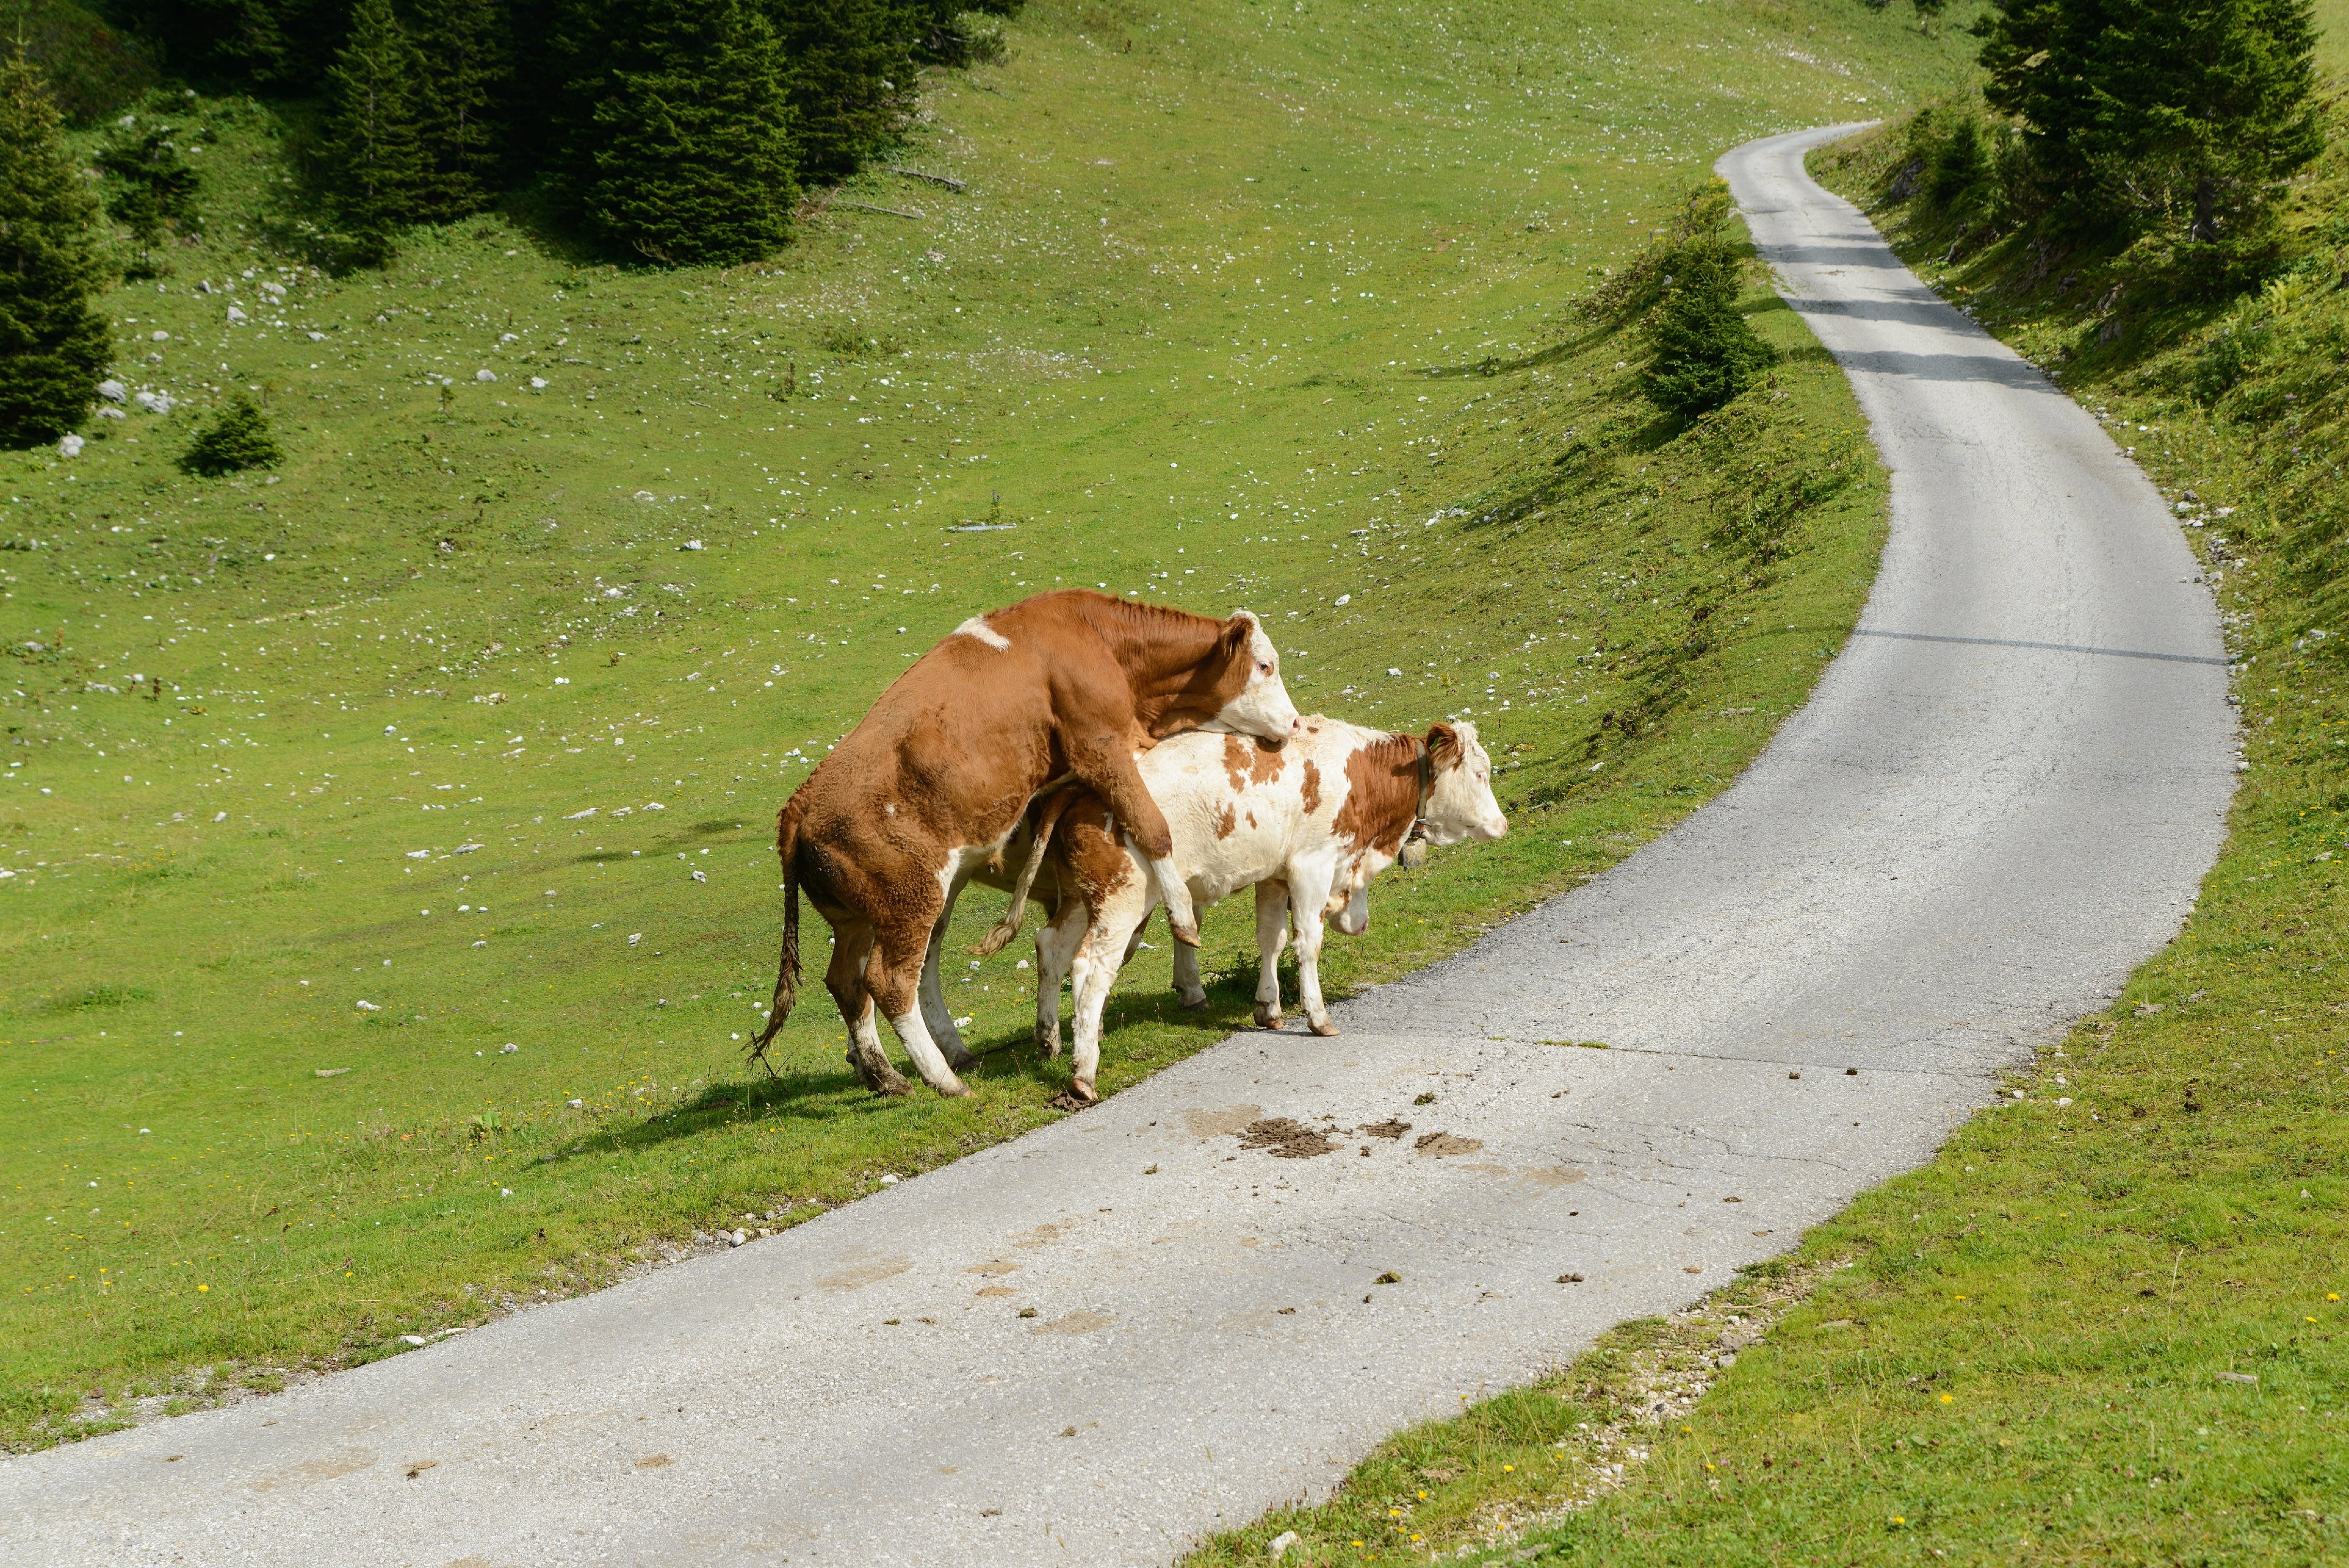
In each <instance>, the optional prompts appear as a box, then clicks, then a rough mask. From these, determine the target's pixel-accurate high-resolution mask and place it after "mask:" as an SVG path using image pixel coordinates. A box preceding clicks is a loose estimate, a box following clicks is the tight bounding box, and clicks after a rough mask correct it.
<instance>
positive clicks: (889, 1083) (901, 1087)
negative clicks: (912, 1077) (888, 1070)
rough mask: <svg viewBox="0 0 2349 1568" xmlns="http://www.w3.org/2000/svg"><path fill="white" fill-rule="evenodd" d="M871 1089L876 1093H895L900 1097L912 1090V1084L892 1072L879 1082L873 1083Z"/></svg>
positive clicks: (910, 1092)
mask: <svg viewBox="0 0 2349 1568" xmlns="http://www.w3.org/2000/svg"><path fill="white" fill-rule="evenodd" d="M872 1089H873V1092H874V1094H876V1095H895V1096H898V1097H899V1098H901V1099H902V1098H903V1097H905V1096H907V1095H910V1094H912V1093H913V1092H914V1085H911V1084H909V1083H907V1082H905V1079H904V1078H902V1077H900V1076H899V1075H896V1074H895V1073H892V1074H890V1075H888V1076H887V1077H885V1078H884V1079H882V1080H881V1081H880V1082H879V1083H877V1084H874V1085H872Z"/></svg>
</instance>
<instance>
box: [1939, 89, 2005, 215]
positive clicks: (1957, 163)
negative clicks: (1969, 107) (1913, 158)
mask: <svg viewBox="0 0 2349 1568" xmlns="http://www.w3.org/2000/svg"><path fill="white" fill-rule="evenodd" d="M1942 124H1943V126H1944V129H1943V130H1942V131H1941V133H1940V136H1939V137H1937V138H1936V139H1935V140H1934V143H1933V149H1932V155H1931V159H1930V162H1929V163H1928V165H1927V168H1926V173H1925V195H1926V198H1927V200H1929V201H1930V202H1932V203H1933V205H1935V206H1937V207H1945V208H1946V207H1955V206H1957V205H1958V204H1959V203H1961V202H1963V201H1964V200H1965V199H1966V198H1967V197H1968V196H1970V195H1971V194H1973V193H1974V192H1975V191H1976V189H1977V188H1978V187H1980V186H1981V185H1982V184H1983V183H1984V182H1987V181H1988V180H1989V178H1990V147H1989V139H1988V138H1987V137H1985V136H1984V135H1983V134H1982V121H1981V119H1978V118H1976V117H1975V116H1974V115H1972V114H1971V113H1968V112H1966V111H1964V110H1959V111H1956V112H1953V113H1951V114H1949V115H1947V116H1945V117H1943V120H1942Z"/></svg>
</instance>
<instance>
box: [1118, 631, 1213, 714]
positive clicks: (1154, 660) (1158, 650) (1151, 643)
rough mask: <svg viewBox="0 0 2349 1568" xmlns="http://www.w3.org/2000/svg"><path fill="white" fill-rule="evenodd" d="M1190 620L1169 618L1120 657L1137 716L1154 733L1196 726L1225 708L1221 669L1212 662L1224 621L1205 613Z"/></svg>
mask: <svg viewBox="0 0 2349 1568" xmlns="http://www.w3.org/2000/svg"><path fill="white" fill-rule="evenodd" d="M1190 620H1191V618H1189V617H1185V618H1183V619H1182V620H1176V619H1174V618H1171V617H1170V618H1168V620H1167V621H1166V623H1164V625H1161V626H1154V627H1153V628H1150V631H1151V635H1150V636H1149V637H1148V638H1147V639H1141V640H1137V641H1135V642H1134V643H1133V645H1131V646H1130V648H1129V649H1128V650H1127V651H1126V653H1125V654H1124V656H1123V659H1121V662H1122V663H1123V664H1124V666H1125V674H1126V679H1127V680H1129V681H1131V682H1132V683H1133V712H1134V717H1135V718H1136V719H1137V720H1139V721H1140V722H1141V723H1142V727H1143V729H1145V730H1147V731H1149V732H1151V733H1152V734H1154V735H1157V736H1161V737H1164V736H1166V735H1170V734H1173V733H1174V732H1176V731H1178V730H1189V729H1195V728H1196V727H1197V726H1199V725H1201V724H1204V723H1206V722H1207V721H1208V720H1210V719H1213V718H1214V717H1215V716H1216V714H1217V713H1218V712H1220V711H1222V709H1223V700H1222V698H1221V697H1220V696H1218V695H1217V693H1216V677H1217V676H1218V675H1220V674H1221V673H1222V671H1221V670H1216V669H1213V668H1210V667H1209V666H1210V661H1211V660H1212V659H1214V657H1215V654H1216V650H1217V649H1219V648H1220V647H1221V646H1222V642H1223V630H1224V628H1223V626H1222V624H1221V623H1220V622H1217V621H1212V620H1208V619H1206V618H1204V617H1202V618H1198V619H1197V620H1196V622H1195V624H1185V623H1186V622H1189V621H1190Z"/></svg>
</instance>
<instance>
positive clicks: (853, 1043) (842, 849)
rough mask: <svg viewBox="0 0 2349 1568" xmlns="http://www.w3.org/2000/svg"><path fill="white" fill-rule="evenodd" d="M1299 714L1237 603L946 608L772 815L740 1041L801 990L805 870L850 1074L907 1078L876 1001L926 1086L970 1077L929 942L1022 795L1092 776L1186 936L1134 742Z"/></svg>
mask: <svg viewBox="0 0 2349 1568" xmlns="http://www.w3.org/2000/svg"><path fill="white" fill-rule="evenodd" d="M1298 726H1299V719H1298V715H1297V707H1296V704H1294V703H1293V702H1291V701H1289V700H1288V691H1287V690H1286V689H1285V688H1284V687H1283V686H1282V684H1281V680H1280V660H1279V656H1278V654H1277V653H1276V652H1275V651H1274V650H1273V646H1272V639H1270V638H1268V637H1267V636H1266V635H1265V632H1264V628H1263V627H1262V626H1261V625H1259V624H1258V623H1257V618H1256V617H1254V616H1252V615H1250V614H1248V613H1247V611H1246V610H1242V611H1240V612H1238V613H1237V614H1236V615H1234V616H1233V617H1232V618H1230V619H1229V620H1225V621H1218V620H1216V619H1213V618H1209V617H1206V616H1197V615H1190V614H1186V613H1185V612H1184V611H1181V610H1176V609H1169V608H1164V607H1160V606H1157V605H1145V604H1135V603H1132V602H1130V601H1127V600H1123V599H1115V598H1112V597H1109V596H1107V595H1105V594H1095V593H1087V592H1081V591H1069V592H1061V593H1050V594H1039V595H1037V596H1036V597H1034V598H1031V599H1023V600H1021V601H1020V602H1019V603H1018V604H1016V605H1013V606H1011V607H1009V608H1008V609H1000V610H997V611H994V612H993V613H991V614H988V615H985V616H974V617H973V618H970V619H969V620H967V621H965V622H963V623H962V625H961V626H960V627H958V628H956V630H955V633H954V635H953V636H951V637H948V638H947V639H946V640H945V641H943V642H941V643H939V644H938V645H937V647H936V648H934V649H931V650H930V651H929V652H927V653H926V654H924V655H923V656H922V658H921V659H919V660H918V661H917V662H916V664H915V665H914V667H913V668H912V669H910V670H906V671H905V674H903V675H901V676H899V677H898V678H897V679H896V680H895V682H893V683H892V684H891V685H890V687H889V689H888V691H885V692H883V693H882V694H881V700H880V701H878V702H876V703H874V705H873V711H871V712H870V713H867V714H866V715H865V716H864V722H862V723H860V724H859V725H857V726H856V728H855V729H854V730H853V731H851V732H849V734H848V737H847V739H845V740H843V741H842V742H840V744H839V746H838V747H837V748H836V749H835V750H834V751H833V753H832V754H831V755H829V756H827V757H826V758H824V760H823V763H821V764H819V765H818V767H817V768H816V770H815V772H814V773H812V774H809V775H808V777H807V780H806V782H805V783H803V784H801V785H800V787H799V789H798V790H797V791H796V792H794V793H793V794H792V798H791V799H790V800H789V801H788V802H786V803H785V804H784V806H783V809H782V811H781V815H779V816H778V817H777V819H776V824H775V848H776V852H777V853H778V854H779V855H780V856H781V857H782V863H783V889H784V905H783V950H782V959H781V972H780V973H778V974H777V975H776V977H775V998H774V1004H773V1006H772V1008H771V1010H770V1011H769V1013H768V1017H767V1026H766V1028H765V1029H764V1030H763V1031H762V1032H761V1033H760V1035H759V1038H758V1040H757V1042H756V1044H754V1045H753V1047H752V1049H753V1052H754V1053H755V1052H757V1051H761V1050H764V1049H765V1048H766V1045H767V1044H768V1043H769V1042H770V1041H771V1040H772V1039H773V1038H774V1035H775V1031H776V1030H778V1029H780V1028H781V1026H782V1023H783V1020H784V1018H785V1017H786V1016H788V1015H789V1013H790V1012H791V1009H792V1002H793V1000H794V999H795V997H796V996H797V993H798V988H799V971H800V966H799V914H800V906H799V895H800V890H801V889H802V888H805V889H806V891H807V895H808V898H809V899H810V901H811V902H812V903H813V904H814V905H815V907H816V910H817V912H818V913H819V914H821V915H823V918H824V919H825V920H826V921H827V922H828V923H829V924H830V925H831V927H832V933H833V950H832V963H831V965H830V967H829V968H827V969H826V971H824V985H825V987H826V989H828V990H829V991H830V992H832V998H833V1001H834V1002H837V1003H839V1005H840V1015H841V1017H842V1018H843V1019H844V1020H845V1021H846V1022H847V1024H848V1033H849V1060H850V1061H851V1062H852V1063H854V1064H855V1067H856V1072H857V1075H858V1076H859V1077H861V1078H863V1079H864V1082H865V1083H866V1084H867V1085H869V1086H871V1087H872V1088H874V1089H877V1090H880V1091H882V1092H884V1093H887V1094H897V1095H902V1094H905V1093H906V1092H907V1087H908V1085H906V1083H905V1079H904V1078H903V1077H901V1076H900V1075H898V1073H897V1071H896V1069H895V1068H894V1067H892V1066H891V1065H890V1064H889V1059H888V1058H887V1057H886V1056H885V1055H884V1054H882V1050H881V1036H880V1031H879V1030H878V1029H877V1028H876V1027H875V1024H874V1005H875V1003H878V1005H879V1010H880V1012H881V1013H882V1014H883V1015H884V1016H885V1017H886V1018H887V1019H888V1020H889V1023H890V1026H891V1027H892V1028H894V1029H895V1031H896V1032H897V1038H898V1040H899V1041H900V1042H902V1043H903V1044H904V1045H905V1052H906V1054H908V1055H909V1056H911V1057H912V1058H913V1059H914V1065H915V1066H916V1069H918V1070H919V1071H920V1073H921V1075H922V1077H923V1079H924V1080H925V1081H926V1082H927V1083H928V1084H929V1085H930V1086H931V1087H932V1088H934V1089H936V1090H937V1091H938V1092H939V1093H940V1094H944V1095H962V1094H968V1093H969V1091H968V1089H966V1088H964V1087H963V1084H962V1080H961V1079H959V1078H957V1076H955V1072H954V1069H955V1067H957V1066H961V1065H965V1064H968V1062H969V1060H970V1054H969V1053H968V1051H966V1050H965V1049H964V1048H963V1044H962V1040H961V1037H960V1035H959V1034H958V1033H957V1032H956V1030H955V1026H954V1019H953V1015H952V1014H951V1013H950V1012H948V1010H947V1006H946V1002H945V1000H944V996H943V994H942V991H941V988H940V986H939V984H938V978H937V959H938V949H939V947H940V945H941V944H942V943H943V942H944V941H945V940H946V929H947V917H948V916H949V915H951V914H952V913H953V912H954V903H955V899H956V898H957V896H959V895H960V893H961V892H962V888H963V885H964V884H965V883H966V882H968V880H969V879H970V877H971V875H972V874H973V873H974V872H975V871H977V870H978V868H979V867H982V866H984V865H985V864H986V863H987V862H988V861H989V860H990V859H995V858H997V857H999V856H1000V855H1001V853H1002V850H1003V846H1004V843H1005V841H1006V840H1007V839H1008V838H1009V836H1010V834H1011V832H1012V830H1013V829H1014V828H1016V827H1018V826H1019V822H1020V818H1021V816H1022V815H1023V814H1024V813H1025V812H1026V810H1027V807H1028V803H1029V800H1030V797H1032V796H1033V795H1034V794H1036V792H1037V791H1038V790H1040V789H1041V788H1043V787H1044V786H1045V785H1046V784H1050V783H1051V782H1052V781H1054V780H1056V779H1060V778H1063V777H1073V778H1075V779H1078V780H1081V781H1082V782H1083V783H1084V784H1087V785H1089V786H1090V787H1091V788H1092V790H1093V791H1094V792H1095V793H1096V794H1099V795H1100V796H1101V797H1102V800H1103V801H1104V802H1106V803H1107V804H1108V805H1109V807H1110V809H1111V810H1112V811H1113V812H1114V813H1115V814H1116V815H1117V820H1118V822H1119V823H1120V825H1122V826H1123V828H1124V830H1125V832H1126V833H1127V834H1128V835H1129V836H1131V837H1132V838H1133V842H1134V844H1135V846H1137V848H1139V849H1140V851H1141V852H1142V854H1143V856H1144V857H1146V858H1147V859H1148V860H1149V862H1150V864H1151V868H1152V871H1153V873H1154V875H1155V876H1156V877H1158V878H1159V880H1160V882H1161V884H1162V887H1161V893H1162V896H1163V897H1164V898H1165V900H1166V906H1167V910H1166V912H1167V915H1168V918H1169V919H1170V921H1171V923H1172V924H1173V925H1174V933H1175V938H1176V940H1180V941H1188V942H1192V943H1196V942H1197V941H1198V940H1199V933H1198V926H1197V919H1196V917H1195V915H1194V914H1193V912H1192V908H1191V897H1190V890H1189V889H1188V888H1186V887H1185V885H1184V880H1183V878H1182V877H1181V876H1179V875H1177V874H1176V873H1175V871H1174V866H1173V864H1172V861H1171V860H1170V858H1169V857H1171V856H1172V855H1173V853H1174V836H1173V835H1172V834H1171V833H1170V832H1169V831H1168V829H1167V826H1166V818H1165V815H1164V814H1163V813H1162V812H1161V811H1160V810H1159V809H1158V806H1157V805H1156V803H1155V802H1154V801H1153V800H1152V799H1151V798H1150V792H1149V790H1148V789H1147V788H1146V787H1145V786H1144V785H1143V782H1142V775H1141V774H1140V773H1139V772H1138V771H1137V770H1136V768H1135V766H1134V758H1135V755H1136V754H1137V753H1141V752H1144V751H1147V750H1148V749H1149V748H1150V746H1151V745H1152V744H1153V743H1154V742H1156V741H1157V740H1159V739H1161V738H1163V737H1164V736H1167V735H1170V734H1174V733H1175V732H1178V731H1183V730H1223V731H1227V732H1231V733H1234V734H1240V735H1253V736H1257V737H1260V738H1262V739H1265V740H1270V741H1286V740H1287V739H1288V737H1289V736H1290V735H1292V734H1294V733H1296V732H1297V729H1298ZM941 1045H943V1046H944V1048H945V1049H944V1051H943V1052H942V1051H941V1049H940V1047H941Z"/></svg>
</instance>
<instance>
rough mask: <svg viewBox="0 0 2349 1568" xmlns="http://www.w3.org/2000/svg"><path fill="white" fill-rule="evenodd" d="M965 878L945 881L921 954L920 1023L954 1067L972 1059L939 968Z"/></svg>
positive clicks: (963, 1064)
mask: <svg viewBox="0 0 2349 1568" xmlns="http://www.w3.org/2000/svg"><path fill="white" fill-rule="evenodd" d="M967 882H968V878H967V877H952V878H951V879H949V880H948V882H947V907H946V910H945V912H944V913H942V914H941V915H939V916H938V923H937V924H936V926H934V927H932V928H931V929H930V945H929V947H928V949H927V950H926V951H925V952H924V953H923V956H922V989H921V1004H922V1022H923V1023H926V1024H927V1025H928V1026H929V1031H930V1038H931V1039H933V1040H935V1041H936V1042H937V1046H938V1049H939V1051H941V1052H942V1053H944V1054H945V1056H946V1059H947V1065H948V1066H951V1067H954V1068H957V1069H960V1068H963V1067H968V1066H969V1065H970V1064H971V1062H972V1060H973V1058H972V1056H971V1054H970V1048H969V1047H968V1046H967V1045H965V1044H963V1043H962V1031H961V1030H959V1029H957V1028H956V1027H955V1021H954V1011H953V1009H951V1008H949V1007H948V1006H947V997H946V983H945V976H944V975H943V974H942V973H941V972H940V970H941V967H942V965H941V960H942V957H943V954H944V950H945V948H946V942H947V922H948V921H950V920H952V919H954V911H955V900H956V899H957V898H961V897H962V890H963V888H964V887H965V886H966V884H967Z"/></svg>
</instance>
